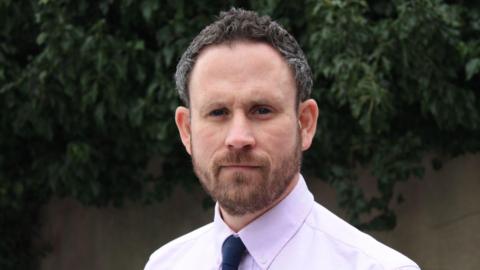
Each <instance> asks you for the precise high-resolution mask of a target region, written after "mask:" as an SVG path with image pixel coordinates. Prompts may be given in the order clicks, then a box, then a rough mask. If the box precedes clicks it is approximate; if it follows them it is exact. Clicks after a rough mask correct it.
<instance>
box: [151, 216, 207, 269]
mask: <svg viewBox="0 0 480 270" xmlns="http://www.w3.org/2000/svg"><path fill="white" fill-rule="evenodd" d="M212 227H213V223H209V224H207V225H204V226H202V227H200V228H198V229H196V230H194V231H191V232H189V233H187V234H185V235H182V236H180V237H178V238H176V239H174V240H172V241H170V242H168V243H167V244H165V245H163V246H162V247H160V248H159V249H157V250H156V251H155V252H154V253H153V254H152V255H151V256H150V259H149V260H148V263H147V265H146V266H145V270H153V269H168V268H165V266H166V265H168V262H169V261H170V262H175V261H176V260H177V259H178V258H179V256H182V255H183V254H185V253H186V252H187V251H188V249H190V248H192V247H193V246H194V244H195V242H196V241H198V239H200V238H201V237H203V236H205V234H207V233H208V232H209V231H210V230H211V229H212ZM160 263H161V264H162V267H161V268H158V267H157V266H158V265H159V264H160Z"/></svg>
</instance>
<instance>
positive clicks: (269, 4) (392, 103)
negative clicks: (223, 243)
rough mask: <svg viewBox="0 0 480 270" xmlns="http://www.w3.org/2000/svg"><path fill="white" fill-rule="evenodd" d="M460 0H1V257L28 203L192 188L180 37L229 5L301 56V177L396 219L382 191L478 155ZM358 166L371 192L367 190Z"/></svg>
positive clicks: (474, 41)
mask: <svg viewBox="0 0 480 270" xmlns="http://www.w3.org/2000/svg"><path fill="white" fill-rule="evenodd" d="M457 2H458V3H457ZM471 2H472V3H471V4H470V2H468V1H441V0H418V1H407V0H404V1H400V0H395V1H386V0H382V1H365V0H364V1H362V0H322V1H312V0H305V1H303V2H302V1H300V2H298V1H296V2H295V1H276V0H263V1H208V2H207V1H193V2H191V1H190V2H185V1H167V0H164V1H157V0H140V1H133V0H119V1H111V0H103V1H87V0H80V1H67V0H56V1H52V0H38V1H11V0H3V1H1V2H0V107H1V112H0V237H1V239H2V241H1V243H0V268H1V269H35V268H36V267H37V263H38V261H37V258H38V255H40V254H41V253H42V252H43V251H44V250H45V249H44V247H43V246H42V244H38V243H39V242H40V241H39V239H38V230H39V228H40V226H41V221H40V220H39V219H38V216H39V211H40V209H41V207H42V205H44V204H45V203H46V202H48V201H49V200H50V198H52V197H65V196H71V197H74V198H76V199H78V200H79V201H81V202H82V203H84V204H86V205H95V206H104V205H108V204H113V205H118V206H121V205H122V202H124V200H125V199H130V200H137V201H143V202H147V203H148V202H153V201H160V200H162V199H163V198H164V197H165V196H167V195H168V194H169V193H170V191H171V189H172V187H173V186H175V185H177V184H179V183H182V184H184V185H185V186H188V185H191V184H194V183H196V180H195V178H194V177H193V174H192V172H191V165H190V161H189V158H188V156H187V155H186V154H185V153H184V151H183V149H182V146H181V143H180V141H179V139H178V135H177V132H176V129H175V125H174V123H173V111H174V109H175V107H176V106H177V105H178V99H177V96H176V93H175V92H174V91H173V89H174V85H173V79H172V76H173V73H174V70H175V65H176V62H177V60H178V59H179V57H180V55H181V53H182V52H183V50H184V49H185V48H186V47H187V46H188V43H189V42H190V40H191V39H192V38H193V37H194V36H195V35H196V34H197V33H198V32H199V30H200V29H201V28H202V27H203V26H205V25H206V24H208V23H209V22H211V21H212V20H213V18H214V16H215V15H217V14H218V12H219V11H220V10H225V9H228V8H229V7H230V6H232V5H234V6H243V7H245V8H250V9H255V10H257V11H259V12H260V13H263V14H269V15H270V16H271V17H273V18H274V19H276V20H278V21H280V22H281V23H282V24H283V25H285V26H286V28H287V29H288V30H289V31H291V32H292V33H293V34H294V36H296V37H297V39H298V40H299V42H300V43H301V46H302V48H304V51H305V52H306V54H307V57H308V59H309V61H310V64H311V66H312V69H313V72H314V79H315V84H314V91H313V92H314V94H313V95H314V97H315V98H316V100H317V101H318V103H319V105H320V109H321V116H320V119H319V130H318V132H317V134H316V138H315V142H314V145H313V147H312V149H311V150H310V151H309V152H307V153H306V156H305V160H304V170H305V172H306V173H307V174H311V175H316V176H318V177H320V178H321V179H323V180H325V181H328V182H329V183H330V184H331V185H332V186H333V187H334V188H335V189H336V190H337V192H338V200H339V204H340V205H341V206H342V207H344V208H345V209H346V210H347V213H348V215H349V218H350V219H351V221H352V222H353V223H355V224H356V225H357V226H359V227H361V228H365V229H391V228H393V227H394V226H395V215H394V213H393V211H392V210H391V208H390V206H391V203H392V202H393V201H394V200H401V198H394V194H395V192H394V191H395V186H396V184H397V183H398V182H401V181H406V180H408V179H410V178H412V177H418V178H421V177H422V176H423V173H424V170H425V169H424V167H423V166H422V163H421V160H422V158H423V157H424V156H425V154H427V153H438V154H441V155H442V156H449V157H454V156H457V155H461V154H464V153H473V152H478V151H479V150H480V140H479V139H478V138H480V115H479V114H480V109H479V108H480V101H479V100H480V97H479V95H480V92H479V89H480V8H479V7H478V6H475V5H474V4H473V1H471ZM152 161H155V164H154V165H155V166H154V167H156V168H157V170H146V168H147V167H148V166H151V165H152V164H151V163H152ZM433 164H434V165H435V168H440V167H441V164H439V161H438V160H437V159H435V160H434V161H433ZM359 168H365V169H367V170H368V171H369V172H370V173H371V174H372V175H373V176H374V177H375V179H376V186H377V188H378V196H375V197H367V196H366V195H365V194H364V192H363V189H362V187H361V186H360V185H359V183H358V181H357V179H358V176H357V175H356V171H357V169H359ZM372 213H376V214H374V216H372ZM34 243H37V244H34Z"/></svg>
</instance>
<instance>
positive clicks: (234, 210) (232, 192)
mask: <svg viewBox="0 0 480 270" xmlns="http://www.w3.org/2000/svg"><path fill="white" fill-rule="evenodd" d="M192 145H193V144H192ZM301 158H302V151H301V136H300V132H298V133H297V140H296V145H295V146H294V149H290V151H289V152H287V153H286V154H285V155H282V157H281V159H280V160H279V162H278V163H277V164H276V165H277V166H276V167H272V164H271V162H270V160H269V159H268V157H264V156H260V155H254V154H253V152H252V151H251V150H248V149H244V150H228V152H226V153H225V154H223V155H221V156H219V157H217V158H214V160H213V162H212V163H211V164H212V165H211V166H209V167H210V170H208V169H205V168H201V167H200V165H199V164H198V163H197V162H196V158H195V155H194V152H193V147H192V163H193V167H194V171H195V174H196V175H197V177H198V178H199V179H200V183H201V184H202V186H203V188H204V189H205V191H206V192H207V193H208V194H210V196H211V197H212V198H213V199H214V200H216V201H218V203H219V204H220V206H221V207H222V209H223V210H224V211H226V212H227V213H228V214H230V215H232V216H242V215H245V214H248V213H255V212H257V211H260V210H262V209H265V208H267V207H269V206H271V205H272V204H273V203H274V202H275V201H276V200H277V199H278V198H280V197H281V196H282V195H283V193H284V192H285V190H286V189H287V188H288V186H289V185H290V183H291V182H292V181H293V179H294V177H295V174H297V173H298V172H299V171H300V167H301ZM231 163H234V164H241V163H248V164H255V165H256V166H259V167H258V172H256V173H258V174H259V175H260V177H259V179H257V177H251V176H250V175H248V174H244V173H241V172H236V173H234V174H233V175H232V177H228V179H227V177H223V178H222V177H221V176H220V174H221V170H222V164H231Z"/></svg>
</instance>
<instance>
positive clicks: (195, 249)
mask: <svg viewBox="0 0 480 270" xmlns="http://www.w3.org/2000/svg"><path fill="white" fill-rule="evenodd" d="M231 234H235V233H234V232H233V231H232V230H231V229H230V228H229V227H228V226H227V225H226V224H225V223H224V222H223V220H222V218H221V216H220V213H219V209H218V204H217V206H216V207H215V218H214V221H213V222H212V223H210V224H208V225H205V226H203V227H201V228H199V229H197V230H195V231H193V232H191V233H188V234H186V235H184V236H182V237H180V238H177V239H175V240H173V241H172V242H170V243H168V244H166V245H165V246H163V247H161V248H160V249H158V250H157V251H155V252H154V253H153V254H152V256H151V257H150V260H149V261H148V263H147V265H146V266H145V270H164V269H168V270H188V269H196V270H207V269H208V270H219V269H221V266H220V265H221V260H222V254H221V247H222V243H223V241H224V240H225V239H226V238H227V237H228V236H229V235H231ZM236 235H238V236H239V237H240V238H241V239H242V241H243V243H244V244H245V246H246V248H247V253H246V255H245V256H244V257H243V259H242V261H241V263H240V266H239V270H247V269H248V270H257V269H271V270H287V269H288V270H297V269H302V270H308V269H318V270H354V269H355V270H367V269H368V270H377V269H378V270H380V269H382V270H394V269H395V270H418V269H420V268H419V267H418V266H417V265H416V264H415V263H414V262H413V261H411V260H410V259H408V258H407V257H405V256H404V255H402V254H400V253H399V252H397V251H395V250H393V249H391V248H389V247H387V246H385V245H383V244H381V243H380V242H378V241H376V240H375V239H374V238H372V237H371V236H369V235H367V234H365V233H363V232H361V231H359V230H357V229H356V228H355V227H353V226H351V225H349V224H348V223H346V222H345V221H343V220H342V219H340V218H339V217H337V216H335V215H334V214H333V213H331V212H330V211H328V210H327V209H325V208H324V207H322V206H321V205H320V204H318V203H316V202H315V201H314V200H313V195H312V194H311V193H310V191H309V190H308V188H307V185H306V184H305V180H304V179H303V177H302V176H300V179H299V182H298V184H297V185H296V187H295V188H294V189H293V190H292V192H290V194H289V195H288V196H287V197H285V199H284V200H282V201H281V202H280V203H279V204H278V205H276V206H275V207H273V208H272V209H271V210H269V211H268V212H266V213H265V214H263V215H262V216H260V217H259V218H257V219H256V220H254V221H253V222H252V223H250V224H249V225H247V226H246V227H245V228H243V229H242V230H241V231H239V232H238V233H237V234H236Z"/></svg>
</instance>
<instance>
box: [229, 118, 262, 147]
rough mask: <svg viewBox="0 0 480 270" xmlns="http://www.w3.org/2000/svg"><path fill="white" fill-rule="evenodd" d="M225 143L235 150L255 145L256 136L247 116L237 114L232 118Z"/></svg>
mask: <svg viewBox="0 0 480 270" xmlns="http://www.w3.org/2000/svg"><path fill="white" fill-rule="evenodd" d="M225 145H226V146H227V147H228V148H229V149H234V150H241V149H245V148H247V149H250V148H252V147H254V146H255V137H254V135H253V131H252V128H251V126H250V123H249V121H248V119H247V117H245V116H243V115H242V116H240V115H237V116H234V117H233V118H232V119H231V122H230V126H229V129H228V132H227V136H226V138H225Z"/></svg>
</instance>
